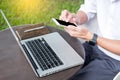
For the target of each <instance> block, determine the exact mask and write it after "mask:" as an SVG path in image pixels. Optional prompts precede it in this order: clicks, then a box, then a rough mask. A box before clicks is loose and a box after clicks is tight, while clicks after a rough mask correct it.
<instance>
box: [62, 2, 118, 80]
mask: <svg viewBox="0 0 120 80" xmlns="http://www.w3.org/2000/svg"><path fill="white" fill-rule="evenodd" d="M95 15H96V16H97V19H98V25H99V29H100V32H101V34H102V35H97V34H95V33H93V32H90V31H89V30H88V29H87V28H85V27H81V26H80V25H81V24H84V23H86V22H88V21H89V20H91V19H92V18H93V17H94V16H95ZM60 19H61V20H64V21H69V22H72V23H75V24H77V25H79V26H78V27H75V26H71V25H69V26H66V27H65V30H66V31H67V32H68V33H69V34H70V35H71V36H73V37H76V38H82V39H85V40H86V43H84V44H83V46H84V48H85V52H86V60H85V64H84V66H83V68H82V69H80V70H79V71H78V72H77V73H76V74H75V75H74V76H73V77H71V78H70V80H113V78H114V77H115V75H116V74H117V73H118V72H119V71H120V0H85V3H84V4H83V5H81V8H80V9H79V10H78V12H77V13H76V14H75V13H70V12H69V11H67V10H64V11H62V13H61V15H60Z"/></svg>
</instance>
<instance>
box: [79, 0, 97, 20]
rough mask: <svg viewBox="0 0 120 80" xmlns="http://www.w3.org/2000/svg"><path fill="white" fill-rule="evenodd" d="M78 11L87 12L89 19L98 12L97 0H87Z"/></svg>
mask: <svg viewBox="0 0 120 80" xmlns="http://www.w3.org/2000/svg"><path fill="white" fill-rule="evenodd" d="M78 11H83V12H85V13H86V14H87V17H88V21H89V20H90V19H91V18H93V17H94V16H95V14H96V12H97V11H96V0H85V2H84V4H82V5H81V6H80V9H79V10H78Z"/></svg>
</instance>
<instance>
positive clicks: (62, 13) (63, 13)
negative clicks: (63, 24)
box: [59, 10, 69, 21]
mask: <svg viewBox="0 0 120 80" xmlns="http://www.w3.org/2000/svg"><path fill="white" fill-rule="evenodd" d="M68 15H69V11H67V10H63V11H62V12H61V16H60V17H59V19H60V20H64V21H66V19H67V17H68Z"/></svg>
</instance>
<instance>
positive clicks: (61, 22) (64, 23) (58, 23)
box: [52, 18, 77, 27]
mask: <svg viewBox="0 0 120 80" xmlns="http://www.w3.org/2000/svg"><path fill="white" fill-rule="evenodd" d="M52 20H53V21H54V22H55V23H56V25H58V26H69V25H73V26H76V27H77V25H75V24H74V23H70V22H65V21H62V20H59V19H55V18H52Z"/></svg>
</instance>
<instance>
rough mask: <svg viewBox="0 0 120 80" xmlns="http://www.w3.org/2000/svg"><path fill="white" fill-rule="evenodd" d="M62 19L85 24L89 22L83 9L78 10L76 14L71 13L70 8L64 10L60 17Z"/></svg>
mask: <svg viewBox="0 0 120 80" xmlns="http://www.w3.org/2000/svg"><path fill="white" fill-rule="evenodd" d="M59 19H60V20H63V21H66V22H71V23H74V24H77V25H80V24H84V23H86V22H87V20H88V18H87V15H86V14H85V13H84V12H83V11H78V12H77V13H76V14H75V13H71V12H69V11H68V10H63V11H62V12H61V15H60V17H59Z"/></svg>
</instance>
